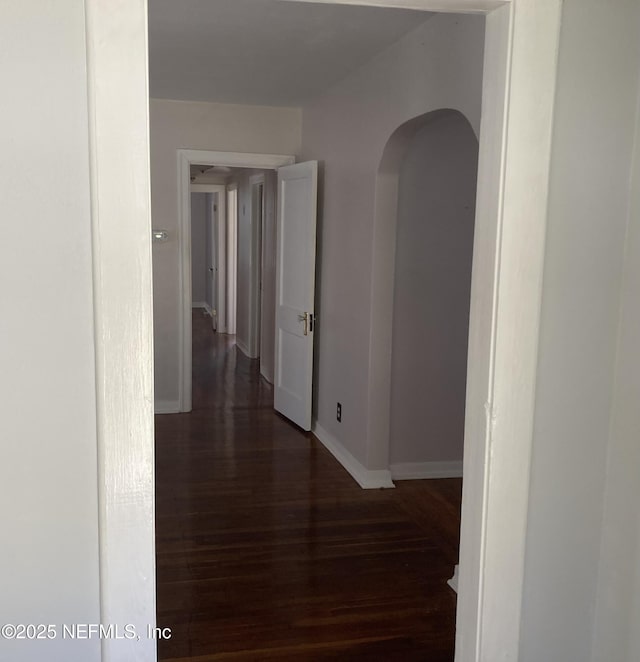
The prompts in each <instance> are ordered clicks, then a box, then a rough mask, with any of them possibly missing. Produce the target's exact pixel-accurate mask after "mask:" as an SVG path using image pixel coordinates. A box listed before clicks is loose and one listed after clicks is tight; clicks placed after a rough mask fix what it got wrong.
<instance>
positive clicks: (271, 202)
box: [235, 169, 278, 382]
mask: <svg viewBox="0 0 640 662" xmlns="http://www.w3.org/2000/svg"><path fill="white" fill-rule="evenodd" d="M259 174H261V175H264V178H265V181H264V213H265V230H266V235H265V236H263V237H262V241H263V243H264V244H265V253H266V257H267V260H266V261H265V262H266V264H265V274H264V276H265V278H264V282H263V290H264V310H263V311H262V313H263V314H262V315H261V317H262V319H261V330H260V332H261V334H264V336H265V338H264V343H263V345H264V348H265V351H264V353H263V355H261V356H260V367H261V371H262V373H263V376H264V377H265V378H266V379H267V380H268V381H270V382H273V371H274V361H275V356H274V354H275V296H276V292H275V288H276V272H275V250H276V243H275V235H276V209H277V201H276V196H277V186H278V181H277V174H276V171H275V170H255V169H246V170H245V171H244V172H243V173H242V174H241V175H240V176H239V177H237V178H236V179H235V181H236V183H237V184H238V312H237V328H236V342H237V344H238V347H240V349H241V350H242V351H243V352H244V353H245V354H247V355H250V354H251V353H250V352H249V349H250V348H249V322H250V305H251V302H250V294H251V279H252V278H257V276H256V274H255V272H254V268H255V265H257V264H259V262H260V260H259V259H258V258H259V257H261V256H258V255H255V254H253V253H252V238H253V236H254V233H256V232H258V228H256V227H254V226H253V224H252V218H251V204H252V193H251V188H252V187H251V181H250V180H251V177H253V176H254V175H259Z"/></svg>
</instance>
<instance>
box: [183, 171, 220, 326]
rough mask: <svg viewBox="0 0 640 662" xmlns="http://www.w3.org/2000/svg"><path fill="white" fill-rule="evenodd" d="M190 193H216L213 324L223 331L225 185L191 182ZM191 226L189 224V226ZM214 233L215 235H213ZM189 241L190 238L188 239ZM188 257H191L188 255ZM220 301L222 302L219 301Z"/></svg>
mask: <svg viewBox="0 0 640 662" xmlns="http://www.w3.org/2000/svg"><path fill="white" fill-rule="evenodd" d="M191 193H214V194H216V195H217V198H216V201H215V203H213V204H215V206H216V209H217V211H216V225H215V229H216V231H217V232H215V233H214V231H213V227H212V228H211V243H212V248H211V252H212V254H213V253H214V252H215V253H217V255H216V269H217V272H218V273H216V305H215V308H214V310H213V316H214V317H215V320H214V326H215V329H216V331H219V332H220V333H224V329H225V326H226V320H225V316H224V312H225V311H224V307H223V306H224V302H225V298H226V297H225V288H226V257H227V255H226V251H225V246H226V222H225V221H226V218H227V212H226V209H227V196H226V186H225V185H224V184H191ZM221 218H222V219H223V222H222V223H221V222H220V219H221ZM211 220H212V221H213V214H212V215H211ZM189 223H191V214H189ZM189 228H191V226H189ZM214 234H216V235H217V236H215V237H214ZM189 238H191V231H189ZM189 241H191V239H189ZM189 253H191V244H189ZM189 259H190V260H191V259H192V256H191V255H190V257H189ZM221 302H222V303H221Z"/></svg>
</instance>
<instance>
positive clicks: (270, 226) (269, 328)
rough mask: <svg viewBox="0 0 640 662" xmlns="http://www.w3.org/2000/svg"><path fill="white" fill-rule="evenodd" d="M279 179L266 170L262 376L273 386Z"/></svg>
mask: <svg viewBox="0 0 640 662" xmlns="http://www.w3.org/2000/svg"><path fill="white" fill-rule="evenodd" d="M277 195H278V175H277V173H276V171H275V170H265V187H264V196H265V200H264V208H265V218H264V228H265V232H264V233H263V235H262V278H263V280H262V309H261V313H262V319H261V341H262V342H261V346H260V372H261V373H262V376H263V377H264V378H265V379H266V380H267V381H268V382H270V383H271V384H273V379H274V372H275V361H276V357H275V351H276V252H277V246H276V233H277V223H276V213H277V208H278V203H277Z"/></svg>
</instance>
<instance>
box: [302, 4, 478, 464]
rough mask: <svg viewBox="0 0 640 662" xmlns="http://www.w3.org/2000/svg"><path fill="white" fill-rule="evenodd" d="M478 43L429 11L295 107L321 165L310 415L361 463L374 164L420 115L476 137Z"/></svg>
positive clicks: (472, 23) (463, 20) (473, 29)
mask: <svg viewBox="0 0 640 662" xmlns="http://www.w3.org/2000/svg"><path fill="white" fill-rule="evenodd" d="M483 44H484V19H483V18H482V17H480V16H469V15H467V16H461V15H457V16H455V15H447V14H438V15H435V16H433V17H432V18H430V19H429V20H428V21H427V22H426V23H425V24H424V25H423V26H420V27H419V28H417V29H416V30H414V31H413V32H411V33H409V34H408V35H406V36H405V37H404V38H403V39H401V40H400V41H399V42H397V43H396V44H394V45H393V46H391V47H390V48H389V49H387V50H386V51H384V52H383V53H381V54H380V55H378V56H377V57H376V58H374V59H373V60H372V61H371V62H369V63H368V64H366V65H365V66H363V67H362V68H361V69H359V70H357V71H356V72H354V73H352V74H351V75H349V76H348V77H347V78H346V79H344V80H343V81H342V82H341V83H339V84H338V85H337V86H335V87H334V88H333V89H332V90H331V91H329V92H328V93H327V94H325V95H323V96H321V97H320V98H318V99H317V100H316V101H315V102H314V103H313V104H310V105H309V106H308V107H305V108H304V110H303V158H305V159H318V160H321V161H323V162H324V163H323V168H322V171H323V181H322V182H321V186H320V191H321V199H320V216H319V221H318V233H319V234H318V255H319V259H320V261H321V263H320V267H319V273H318V279H317V288H318V289H317V295H316V313H317V315H318V325H317V327H316V332H317V333H316V385H317V387H316V396H315V397H316V403H315V415H316V417H317V420H318V422H319V424H320V425H321V426H322V427H323V428H324V429H325V430H327V431H328V432H329V433H330V434H331V435H333V436H334V437H335V438H336V439H337V440H338V441H339V442H340V443H341V444H342V445H344V446H345V447H346V448H347V449H348V450H349V451H350V452H351V453H352V454H353V455H354V456H355V457H356V458H357V459H358V460H359V461H360V462H361V463H363V464H365V466H366V464H367V448H366V428H367V406H368V405H367V393H368V362H369V318H370V296H371V266H372V241H373V219H374V197H375V181H376V171H377V167H378V165H379V163H380V159H381V157H382V153H383V150H384V147H385V144H386V143H387V141H388V140H389V138H390V136H391V134H392V133H393V132H394V131H395V129H396V128H398V127H399V126H400V125H401V124H403V123H404V122H406V121H407V120H409V119H411V118H413V117H417V116H419V115H422V114H424V113H426V112H428V111H431V110H436V109H438V108H453V109H457V110H459V111H461V112H462V113H463V114H464V115H465V116H466V117H467V118H468V119H469V121H470V122H471V125H472V126H473V128H474V130H475V131H476V133H477V131H478V128H479V120H480V103H481V90H482V56H483ZM338 401H339V402H341V403H342V423H338V422H337V421H336V402H338Z"/></svg>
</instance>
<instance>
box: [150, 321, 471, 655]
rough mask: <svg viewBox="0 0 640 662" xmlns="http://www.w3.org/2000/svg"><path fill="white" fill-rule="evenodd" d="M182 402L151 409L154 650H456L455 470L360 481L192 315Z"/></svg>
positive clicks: (253, 368)
mask: <svg viewBox="0 0 640 662" xmlns="http://www.w3.org/2000/svg"><path fill="white" fill-rule="evenodd" d="M193 328H194V344H193V352H194V389H193V401H194V411H193V412H192V413H191V414H179V415H171V416H166V415H165V416H157V417H156V531H157V586H158V625H159V626H160V627H169V628H171V629H172V632H173V636H172V638H171V639H170V640H168V641H161V642H160V643H159V647H158V649H159V657H160V659H161V660H165V661H167V662H168V661H172V662H186V661H187V660H190V661H197V662H214V661H219V660H221V661H226V660H229V661H232V660H233V661H239V662H249V661H252V662H253V661H258V660H281V661H290V662H293V661H294V660H295V661H296V662H300V661H306V660H311V661H316V660H317V661H324V660H345V661H348V662H350V661H352V660H353V661H365V660H366V661H367V662H375V661H378V660H380V661H385V662H389V661H394V660H402V661H403V662H409V661H412V660H416V661H418V660H424V661H429V662H445V661H446V662H450V661H451V660H453V642H454V631H455V594H454V593H453V591H452V590H451V589H450V588H449V587H448V586H447V585H446V580H447V579H448V578H449V577H450V576H451V574H452V572H453V566H454V564H455V563H456V561H457V555H458V531H459V518H460V500H461V481H460V480H434V481H405V482H402V483H398V486H397V488H396V489H395V490H362V489H360V487H358V485H357V484H356V483H355V482H354V481H353V480H352V478H351V477H350V476H349V475H348V474H347V473H346V472H345V471H344V469H343V468H342V467H341V466H340V465H339V464H338V463H337V462H336V460H335V459H334V458H333V457H332V456H331V455H330V454H329V453H328V451H326V449H325V448H324V447H323V446H322V445H321V444H320V443H319V442H318V441H317V440H314V439H313V437H307V436H305V435H304V434H303V433H301V432H300V431H299V430H298V429H296V428H295V427H293V426H292V425H290V424H289V423H288V422H287V421H285V420H284V419H282V418H280V417H279V416H278V415H276V414H275V413H274V412H273V409H272V390H271V387H270V385H269V384H268V383H266V382H265V381H264V380H262V379H261V378H260V376H259V369H258V363H257V362H256V361H250V360H248V359H247V358H246V357H244V356H243V355H242V353H241V352H240V351H239V350H237V349H236V348H235V346H234V345H233V344H232V342H231V341H230V340H229V338H228V337H227V336H221V335H218V334H214V333H212V331H211V328H210V320H209V318H208V317H205V316H204V315H203V314H202V312H201V311H199V310H196V311H194V327H193Z"/></svg>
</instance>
